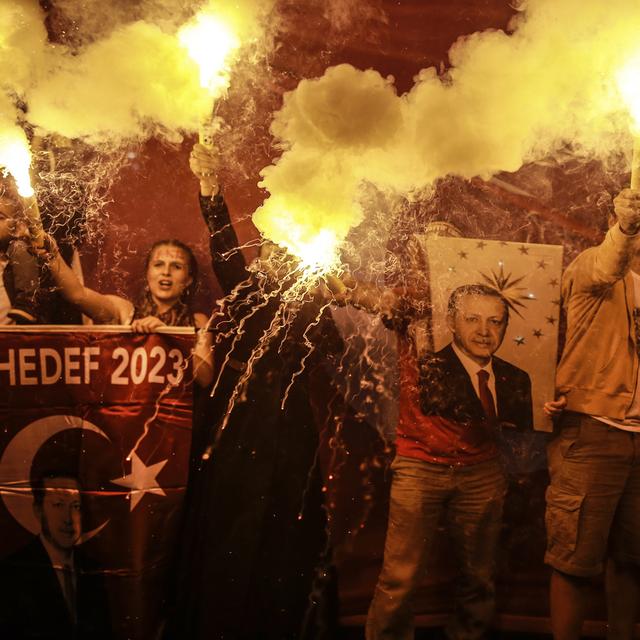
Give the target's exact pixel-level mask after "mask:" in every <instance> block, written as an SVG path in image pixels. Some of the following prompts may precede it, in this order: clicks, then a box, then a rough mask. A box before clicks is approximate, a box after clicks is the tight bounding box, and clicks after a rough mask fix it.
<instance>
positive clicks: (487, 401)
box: [478, 369, 497, 420]
mask: <svg viewBox="0 0 640 640" xmlns="http://www.w3.org/2000/svg"><path fill="white" fill-rule="evenodd" d="M488 383H489V372H488V371H486V370H485V369H480V371H478V395H479V396H480V402H481V403H482V408H483V409H484V415H485V416H487V418H488V419H489V420H495V419H496V417H497V416H496V405H495V403H494V401H493V394H492V393H491V389H489V384H488Z"/></svg>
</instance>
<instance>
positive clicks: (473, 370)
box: [451, 342, 498, 415]
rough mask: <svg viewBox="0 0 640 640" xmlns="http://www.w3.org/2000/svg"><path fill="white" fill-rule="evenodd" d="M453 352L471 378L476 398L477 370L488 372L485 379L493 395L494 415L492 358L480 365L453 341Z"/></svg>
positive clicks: (478, 394) (494, 382)
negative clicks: (482, 365) (487, 377)
mask: <svg viewBox="0 0 640 640" xmlns="http://www.w3.org/2000/svg"><path fill="white" fill-rule="evenodd" d="M451 346H452V347H453V350H454V352H455V354H456V355H457V356H458V359H459V360H460V362H461V363H462V366H463V367H464V368H465V370H466V371H467V374H468V375H469V377H470V378H471V384H472V385H473V390H474V391H475V392H476V395H477V396H478V398H480V381H479V380H478V371H486V372H487V373H488V374H489V379H488V380H487V386H488V387H489V391H491V396H492V397H493V406H494V408H495V410H496V415H497V414H498V405H497V404H496V402H497V401H496V377H495V375H494V373H493V365H492V360H489V364H487V365H485V366H484V367H481V366H480V365H479V364H478V363H477V362H476V361H475V360H472V359H471V358H470V357H469V356H468V355H467V354H466V353H464V351H462V349H460V348H459V347H458V346H457V345H456V343H455V342H452V343H451Z"/></svg>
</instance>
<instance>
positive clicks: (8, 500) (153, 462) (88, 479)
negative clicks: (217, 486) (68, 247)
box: [0, 327, 194, 640]
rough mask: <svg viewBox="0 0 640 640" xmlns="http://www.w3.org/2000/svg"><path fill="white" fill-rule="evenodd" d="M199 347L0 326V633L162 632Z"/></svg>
mask: <svg viewBox="0 0 640 640" xmlns="http://www.w3.org/2000/svg"><path fill="white" fill-rule="evenodd" d="M193 341H194V335H193V330H192V329H186V328H184V329H175V328H172V329H170V330H168V331H167V332H166V333H154V334H149V335H139V334H138V335H136V334H133V333H130V332H126V331H124V332H123V331H122V330H117V331H115V330H113V331H110V330H109V329H107V328H104V327H100V328H98V327H96V328H93V329H86V328H79V327H77V328H76V327H70V328H66V329H64V330H63V329H57V328H56V329H53V328H50V329H49V330H44V329H38V328H29V329H24V328H20V327H14V328H13V330H12V329H5V330H3V331H1V332H0V425H1V427H2V428H1V429H0V530H2V532H3V535H2V537H1V538H0V637H2V638H5V637H6V638H19V637H54V636H55V637H60V638H63V637H65V638H66V637H68V638H72V637H73V638H89V637H90V638H93V639H96V640H100V639H104V640H107V639H109V640H112V639H113V640H117V639H120V638H131V639H142V638H150V637H157V634H158V633H159V630H160V629H161V628H162V624H163V619H164V615H165V612H164V611H163V607H164V605H163V603H166V601H167V596H168V594H167V591H168V588H169V577H170V575H169V570H170V568H171V565H172V562H173V558H174V555H175V550H176V546H177V540H178V531H179V527H180V523H181V510H182V503H183V498H184V494H185V488H186V481H187V474H188V467H189V451H190V445H191V419H192V392H191V384H190V377H191V367H190V365H189V360H190V354H191V349H192V346H193Z"/></svg>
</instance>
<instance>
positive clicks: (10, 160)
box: [0, 131, 34, 198]
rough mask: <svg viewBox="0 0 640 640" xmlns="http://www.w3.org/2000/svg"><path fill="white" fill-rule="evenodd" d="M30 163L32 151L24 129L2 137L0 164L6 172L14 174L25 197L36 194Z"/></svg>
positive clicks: (0, 141)
mask: <svg viewBox="0 0 640 640" xmlns="http://www.w3.org/2000/svg"><path fill="white" fill-rule="evenodd" d="M30 165H31V151H30V150H29V143H28V142H27V140H26V138H25V136H24V133H22V131H20V132H19V133H16V134H15V135H4V136H3V137H2V138H0V166H1V167H4V171H5V174H6V173H10V174H11V175H12V176H13V179H14V180H15V181H16V186H17V188H18V193H19V194H20V195H21V196H23V197H25V198H28V197H31V196H33V194H34V192H33V188H32V186H31V177H30V176H29V167H30Z"/></svg>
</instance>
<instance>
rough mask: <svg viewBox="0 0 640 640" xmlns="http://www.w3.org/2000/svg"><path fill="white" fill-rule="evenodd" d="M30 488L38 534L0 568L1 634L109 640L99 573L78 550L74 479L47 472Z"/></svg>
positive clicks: (77, 488)
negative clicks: (1, 592)
mask: <svg viewBox="0 0 640 640" xmlns="http://www.w3.org/2000/svg"><path fill="white" fill-rule="evenodd" d="M31 487H32V493H33V510H34V513H35V515H36V518H37V520H38V522H39V525H40V533H39V534H38V535H37V536H35V537H33V538H32V539H31V540H30V541H29V542H28V543H27V544H26V545H25V546H23V547H22V548H20V549H18V550H17V551H15V552H14V553H13V554H11V555H10V556H8V557H6V558H4V559H3V560H2V563H1V564H0V576H1V579H2V582H3V585H5V586H6V587H7V588H6V589H4V592H5V594H4V597H3V600H2V604H1V605H0V606H1V608H2V615H1V616H0V620H1V621H2V622H1V623H0V625H1V628H2V629H3V632H4V633H7V634H9V635H7V637H12V638H23V637H24V638H36V637H38V638H40V637H42V638H96V639H100V638H104V639H105V640H106V639H107V638H110V637H111V620H110V615H109V609H108V597H107V592H106V589H105V584H104V578H103V572H102V571H101V570H100V568H99V567H98V565H97V563H95V562H94V561H91V559H90V558H89V557H88V556H87V555H86V554H85V553H84V551H83V550H82V547H81V546H79V545H80V544H81V542H82V540H81V538H82V533H83V530H82V491H81V487H80V482H79V480H78V478H77V476H76V475H75V474H74V472H73V471H67V470H63V469H51V470H46V471H43V472H41V473H38V475H37V476H36V477H34V478H33V479H32V482H31ZM8 587H10V588H8ZM36 612H37V614H36Z"/></svg>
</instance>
